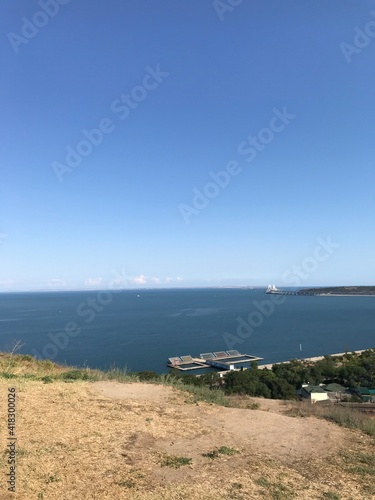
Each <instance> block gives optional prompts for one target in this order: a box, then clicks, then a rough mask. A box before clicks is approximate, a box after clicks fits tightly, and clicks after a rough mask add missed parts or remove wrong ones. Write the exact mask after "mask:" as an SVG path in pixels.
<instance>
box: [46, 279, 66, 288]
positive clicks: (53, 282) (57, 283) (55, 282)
mask: <svg viewBox="0 0 375 500" xmlns="http://www.w3.org/2000/svg"><path fill="white" fill-rule="evenodd" d="M46 286H48V287H52V288H55V287H56V288H65V287H66V286H67V283H66V281H65V280H63V279H61V278H52V279H50V280H49V281H47V283H46Z"/></svg>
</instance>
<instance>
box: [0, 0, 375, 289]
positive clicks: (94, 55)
mask: <svg viewBox="0 0 375 500" xmlns="http://www.w3.org/2000/svg"><path fill="white" fill-rule="evenodd" d="M235 5H236V6H235ZM371 12H373V13H371ZM0 30H1V33H0V39H1V43H0V46H1V53H0V56H1V74H2V80H1V81H2V83H1V89H0V109H1V144H2V146H1V187H0V262H1V268H0V290H1V291H8V290H15V291H17V290H40V289H61V290H69V289H85V288H88V289H90V288H93V289H95V288H107V287H108V286H112V285H116V286H117V285H119V284H123V285H124V286H126V287H144V286H159V287H160V286H207V285H208V286H213V285H241V284H242V285H250V286H254V285H267V284H269V283H276V284H277V285H288V284H289V285H292V284H296V285H297V284H298V285H303V286H304V285H335V284H358V285H359V284H375V266H374V254H375V231H374V214H375V196H374V192H375V169H374V166H375V163H374V161H375V140H374V116H375V97H374V96H375V93H374V88H375V64H374V62H375V1H370V0H330V1H329V2H327V0H282V1H280V0H243V1H242V2H241V1H240V0H222V1H219V0H216V1H213V0H179V1H176V0H127V1H123V0H106V1H105V2H104V1H101V0H70V1H69V0H60V2H57V0H39V1H34V0H17V2H15V1H14V0H2V2H1V4H0ZM94 129H96V130H94ZM329 237H330V240H327V238H329ZM322 241H323V242H325V243H324V245H323V246H322ZM327 242H328V243H327Z"/></svg>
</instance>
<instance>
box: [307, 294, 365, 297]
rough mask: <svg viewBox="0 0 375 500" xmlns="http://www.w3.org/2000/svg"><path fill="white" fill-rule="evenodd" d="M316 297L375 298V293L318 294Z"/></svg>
mask: <svg viewBox="0 0 375 500" xmlns="http://www.w3.org/2000/svg"><path fill="white" fill-rule="evenodd" d="M315 297H375V293H368V294H360V293H317V294H315Z"/></svg>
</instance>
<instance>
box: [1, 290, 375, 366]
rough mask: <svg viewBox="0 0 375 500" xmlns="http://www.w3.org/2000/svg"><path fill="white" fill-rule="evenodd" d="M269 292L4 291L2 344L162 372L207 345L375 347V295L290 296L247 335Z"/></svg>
mask: <svg viewBox="0 0 375 500" xmlns="http://www.w3.org/2000/svg"><path fill="white" fill-rule="evenodd" d="M265 300H266V301H270V300H271V298H270V296H269V295H266V294H265V293H264V290H259V289H258V290H250V289H184V290H181V289H179V290H138V291H137V290H131V291H130V290H127V291H121V292H118V291H116V292H109V293H108V292H105V293H104V294H103V295H98V292H63V293H61V292H53V293H52V292H48V293H14V294H1V295H0V350H9V348H11V346H12V345H13V343H14V341H17V340H21V343H22V344H23V346H22V348H21V349H20V350H19V351H18V352H20V353H29V354H34V355H39V357H41V358H44V357H49V358H51V359H54V360H55V361H58V362H66V363H68V364H72V365H76V366H83V365H88V366H90V367H95V368H103V369H106V368H109V367H111V366H117V367H125V366H126V367H128V368H129V369H131V370H136V371H139V370H154V371H156V372H159V373H162V372H167V371H168V369H167V368H166V360H167V358H169V357H172V356H180V355H187V354H191V355H193V356H194V355H199V354H200V353H203V352H212V351H220V350H228V349H237V350H239V351H240V352H241V353H244V354H253V355H256V356H260V357H263V358H264V362H265V363H271V362H277V361H283V360H286V359H290V358H292V357H310V356H318V355H322V354H332V353H336V352H343V351H345V350H350V351H352V350H358V349H367V348H371V347H375V297H301V296H288V297H285V301H284V302H283V303H282V304H279V305H274V311H273V312H272V313H271V311H270V312H266V314H263V315H260V313H258V314H255V315H254V314H253V316H252V317H251V318H250V319H252V320H253V321H254V322H255V321H258V322H259V323H262V324H261V325H260V326H254V325H255V323H253V326H252V327H251V326H243V327H242V329H241V330H240V334H242V335H243V337H244V338H241V337H240V336H238V332H237V329H238V326H239V323H238V318H242V320H243V322H244V323H246V322H247V318H248V315H249V314H251V313H254V311H258V309H257V307H256V305H255V302H258V303H262V302H264V301H265ZM268 305H269V302H268ZM259 316H260V317H259ZM72 323H73V324H72ZM244 323H243V324H244ZM66 329H67V330H68V331H69V333H70V334H71V335H70V336H68V334H67V333H65V330H66ZM69 329H70V330H69ZM52 339H54V341H52ZM56 344H57V345H56ZM300 345H301V347H302V351H301V350H300Z"/></svg>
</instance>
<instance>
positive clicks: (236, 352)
mask: <svg viewBox="0 0 375 500" xmlns="http://www.w3.org/2000/svg"><path fill="white" fill-rule="evenodd" d="M227 353H228V354H229V356H240V353H239V352H238V351H236V350H235V349H233V350H232V351H227Z"/></svg>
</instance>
